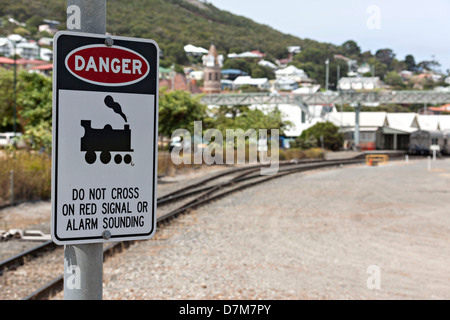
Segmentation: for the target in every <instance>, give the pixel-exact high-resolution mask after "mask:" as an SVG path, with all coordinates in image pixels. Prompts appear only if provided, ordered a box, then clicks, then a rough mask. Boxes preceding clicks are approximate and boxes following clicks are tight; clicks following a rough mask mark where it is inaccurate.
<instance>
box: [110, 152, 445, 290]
mask: <svg viewBox="0 0 450 320" xmlns="http://www.w3.org/2000/svg"><path fill="white" fill-rule="evenodd" d="M449 187H450V160H438V161H436V162H434V163H433V166H432V170H431V171H428V170H427V164H426V161H410V163H409V164H407V165H406V164H405V163H404V162H396V163H391V164H390V165H388V166H379V167H366V166H351V167H343V168H340V169H335V170H321V171H316V172H310V173H301V174H294V175H290V176H288V177H284V178H281V179H276V180H274V181H272V182H270V183H266V184H263V185H259V186H256V187H253V188H251V189H247V190H245V191H242V192H239V193H236V194H234V196H233V197H229V198H226V199H223V200H219V201H216V202H214V203H213V204H210V205H208V206H205V207H203V208H200V209H198V210H196V211H195V212H192V213H191V214H189V215H184V216H182V217H181V218H179V219H177V220H175V221H174V222H172V223H171V224H170V225H169V226H168V227H166V228H164V229H161V230H159V231H158V232H157V235H156V237H155V238H154V239H153V240H150V241H141V242H139V243H138V244H136V245H134V246H133V247H132V248H131V249H130V250H128V251H127V252H126V253H124V254H121V255H118V256H116V257H114V258H112V259H110V260H108V261H106V262H105V265H104V299H449V298H450V273H449V272H448V270H450V250H449V249H450V241H449V234H450V232H449V231H450V213H449V205H448V201H449V194H450V189H449ZM378 284H379V289H378V287H377V285H378Z"/></svg>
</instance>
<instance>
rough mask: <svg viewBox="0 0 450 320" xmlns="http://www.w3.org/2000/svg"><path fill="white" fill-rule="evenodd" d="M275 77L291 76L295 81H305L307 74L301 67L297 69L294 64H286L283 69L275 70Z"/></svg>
mask: <svg viewBox="0 0 450 320" xmlns="http://www.w3.org/2000/svg"><path fill="white" fill-rule="evenodd" d="M275 77H276V78H277V79H279V78H291V79H293V80H295V81H297V82H302V81H307V80H309V79H308V75H307V74H306V73H305V71H303V70H302V69H298V68H297V67H295V66H292V65H291V66H288V67H286V68H284V69H279V70H277V71H275Z"/></svg>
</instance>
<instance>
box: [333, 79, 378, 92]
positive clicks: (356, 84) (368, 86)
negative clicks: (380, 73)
mask: <svg viewBox="0 0 450 320" xmlns="http://www.w3.org/2000/svg"><path fill="white" fill-rule="evenodd" d="M380 87H381V82H380V78H379V77H342V78H341V79H339V81H338V89H339V90H374V89H378V88H380Z"/></svg>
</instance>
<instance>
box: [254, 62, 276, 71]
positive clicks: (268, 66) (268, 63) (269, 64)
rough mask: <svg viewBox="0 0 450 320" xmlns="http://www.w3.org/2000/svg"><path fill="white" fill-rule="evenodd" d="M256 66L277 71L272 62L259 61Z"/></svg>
mask: <svg viewBox="0 0 450 320" xmlns="http://www.w3.org/2000/svg"><path fill="white" fill-rule="evenodd" d="M258 64H259V65H260V66H263V67H266V68H270V69H272V70H277V69H278V67H277V66H276V65H275V64H273V63H272V62H270V61H267V60H261V61H259V62H258Z"/></svg>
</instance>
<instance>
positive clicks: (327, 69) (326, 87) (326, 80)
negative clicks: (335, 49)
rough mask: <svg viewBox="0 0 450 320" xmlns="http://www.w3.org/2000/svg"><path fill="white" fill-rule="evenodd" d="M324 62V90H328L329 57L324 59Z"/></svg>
mask: <svg viewBox="0 0 450 320" xmlns="http://www.w3.org/2000/svg"><path fill="white" fill-rule="evenodd" d="M325 64H326V74H325V91H328V73H329V64H330V59H327V61H325Z"/></svg>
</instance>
